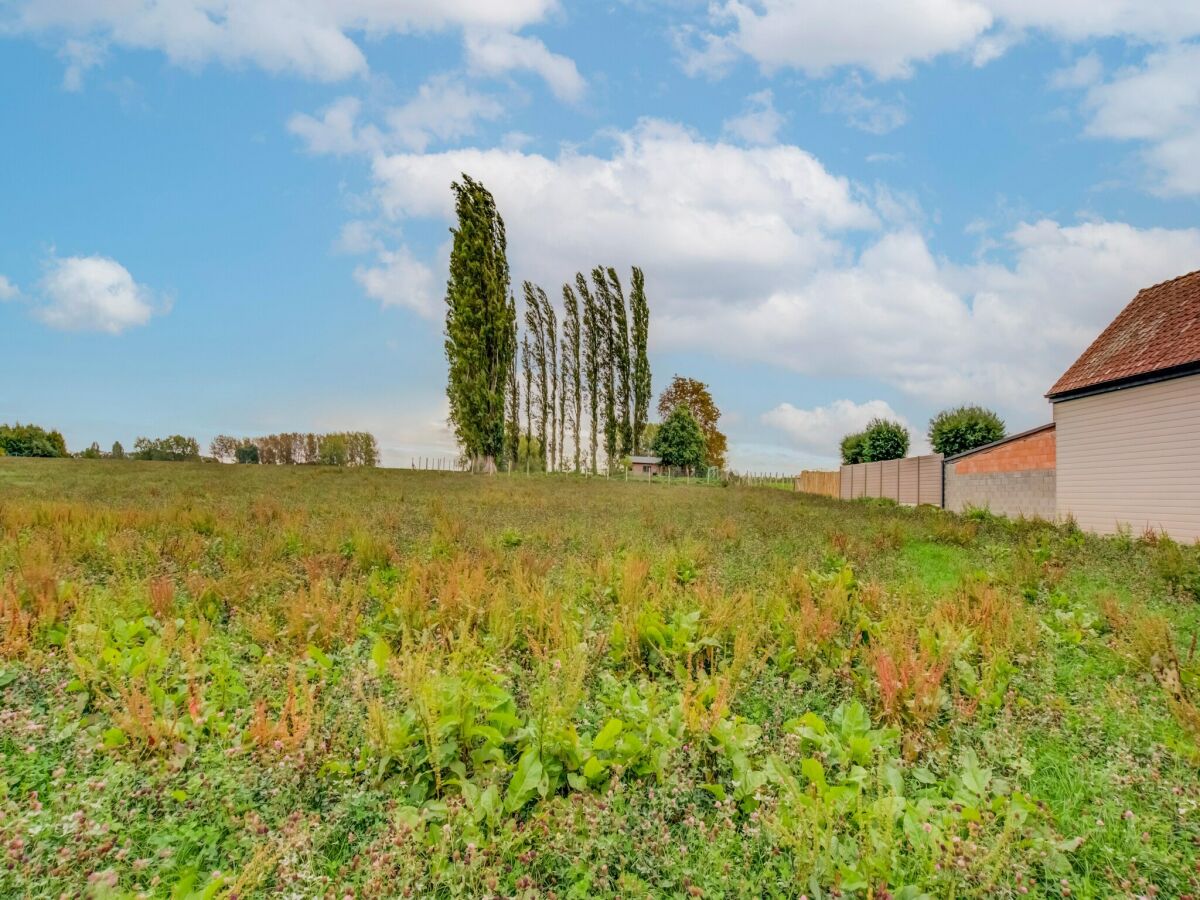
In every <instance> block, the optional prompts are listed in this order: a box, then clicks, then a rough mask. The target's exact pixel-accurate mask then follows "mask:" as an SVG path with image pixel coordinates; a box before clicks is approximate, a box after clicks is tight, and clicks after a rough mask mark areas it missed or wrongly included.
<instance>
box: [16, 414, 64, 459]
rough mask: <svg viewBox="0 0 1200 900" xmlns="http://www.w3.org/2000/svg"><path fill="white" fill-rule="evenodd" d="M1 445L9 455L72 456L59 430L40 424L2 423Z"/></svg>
mask: <svg viewBox="0 0 1200 900" xmlns="http://www.w3.org/2000/svg"><path fill="white" fill-rule="evenodd" d="M0 447H3V448H4V452H5V453H6V454H7V455H8V456H36V457H42V458H55V457H65V456H70V454H69V453H68V452H67V442H66V441H65V440H64V439H63V436H62V434H61V433H60V432H58V431H47V430H46V429H44V428H42V427H41V426H38V425H22V424H21V423H20V422H17V423H16V424H15V425H0Z"/></svg>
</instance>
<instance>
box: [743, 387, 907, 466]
mask: <svg viewBox="0 0 1200 900" xmlns="http://www.w3.org/2000/svg"><path fill="white" fill-rule="evenodd" d="M876 418H878V419H891V420H893V421H896V422H899V423H900V424H902V425H904V426H905V427H906V428H908V429H909V431H910V432H912V431H913V428H912V426H911V425H909V423H908V421H907V420H906V419H905V418H904V417H903V416H902V415H900V414H899V413H897V412H896V411H895V410H894V409H892V407H891V405H890V404H888V403H887V402H886V401H884V400H868V401H866V402H865V403H855V402H854V401H853V400H834V401H833V402H832V403H829V404H827V405H825V406H817V407H814V408H812V409H797V408H796V407H795V406H793V405H792V404H790V403H781V404H779V405H778V406H777V407H775V408H774V409H772V410H769V411H768V412H765V413H763V415H762V421H763V424H765V425H770V426H771V427H772V428H778V429H780V430H781V431H783V432H784V433H785V434H787V436H788V437H789V438H791V442H792V444H793V446H795V447H796V448H797V449H799V450H803V451H807V452H809V453H814V454H817V455H819V456H823V457H836V456H837V453H838V444H839V442H840V441H841V439H842V438H843V437H844V436H845V435H847V434H850V433H851V432H854V431H861V430H862V429H863V428H865V427H866V426H867V423H868V422H870V421H871V420H872V419H876ZM914 437H917V438H919V437H920V435H919V434H917V435H914Z"/></svg>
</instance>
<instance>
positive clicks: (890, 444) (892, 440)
mask: <svg viewBox="0 0 1200 900" xmlns="http://www.w3.org/2000/svg"><path fill="white" fill-rule="evenodd" d="M907 454H908V429H907V428H905V427H904V426H903V425H901V424H900V423H899V422H893V421H891V420H889V419H872V420H871V421H870V422H869V423H868V424H867V430H866V431H864V432H863V457H864V459H863V462H881V461H883V460H885V459H901V458H903V457H904V456H906V455H907Z"/></svg>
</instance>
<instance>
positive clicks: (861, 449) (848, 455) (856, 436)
mask: <svg viewBox="0 0 1200 900" xmlns="http://www.w3.org/2000/svg"><path fill="white" fill-rule="evenodd" d="M866 437H867V436H866V435H865V434H863V433H862V432H861V431H856V432H854V433H853V434H848V435H846V436H845V437H844V438H842V463H843V464H845V465H847V466H853V465H855V464H857V463H861V462H866V461H867V460H866V458H865V457H866V452H867V451H866Z"/></svg>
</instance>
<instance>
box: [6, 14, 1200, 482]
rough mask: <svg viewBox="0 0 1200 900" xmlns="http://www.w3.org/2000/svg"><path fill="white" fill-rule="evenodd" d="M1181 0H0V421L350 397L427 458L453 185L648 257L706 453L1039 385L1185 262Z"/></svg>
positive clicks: (205, 418)
mask: <svg viewBox="0 0 1200 900" xmlns="http://www.w3.org/2000/svg"><path fill="white" fill-rule="evenodd" d="M1198 36H1200V5H1198V4H1195V3H1194V2H1183V0H1160V2H1144V3H1132V2H1130V0H1091V2H1087V3H1084V2H1082V0H1060V2H1053V3H1047V2H1045V0H1042V2H1038V3H1035V2H1032V0H921V2H919V3H917V4H915V5H914V4H913V3H907V2H906V3H901V2H887V0H863V2H860V3H854V4H847V3H830V2H824V0H821V2H818V0H742V2H717V3H713V4H710V3H707V2H688V0H674V2H670V0H664V2H658V3H656V2H650V0H628V2H620V0H614V2H608V3H576V2H569V0H562V2H554V0H512V2H510V3H505V4H497V3H494V2H492V0H453V2H442V3H438V4H430V3H421V2H417V0H392V2H383V0H345V2H341V3H328V2H319V0H306V2H300V0H175V2H172V3H165V2H164V3H159V4H157V5H153V6H150V5H145V4H129V3H126V2H122V0H89V2H86V3H85V2H82V0H78V2H77V0H8V2H0V110H3V118H4V122H5V139H4V140H3V141H0V171H3V172H4V173H5V176H4V179H3V200H2V202H0V358H3V360H4V368H5V373H6V377H5V378H4V379H2V380H0V420H12V419H20V420H22V421H26V420H32V421H37V422H41V423H45V424H47V425H54V426H56V427H59V428H60V429H62V430H63V432H64V433H65V435H66V437H67V440H68V443H69V444H70V445H72V446H73V447H82V446H86V445H87V444H88V443H90V442H91V441H93V440H96V441H99V442H100V443H101V444H102V445H103V446H107V445H108V444H110V443H111V442H112V441H113V440H117V439H119V440H122V441H124V442H125V443H126V444H127V445H128V444H129V443H130V442H132V440H133V439H134V438H135V437H137V436H138V435H142V434H146V435H151V434H155V435H156V434H163V433H169V432H182V433H185V434H192V435H195V436H196V437H197V438H199V439H200V440H201V441H202V443H207V441H208V440H209V439H210V438H211V437H212V436H213V435H215V434H218V433H223V432H224V433H237V434H255V433H264V432H271V431H277V430H301V431H306V430H326V429H349V428H356V429H357V428H362V429H369V430H372V431H374V432H375V433H376V434H377V435H378V436H379V437H380V440H381V444H382V445H383V446H384V448H385V461H386V462H387V463H389V464H393V465H406V464H407V463H408V461H409V459H410V457H411V456H413V455H434V454H439V453H443V454H446V455H449V454H450V453H451V452H452V450H453V446H452V440H451V437H450V433H449V431H448V430H447V429H446V427H445V422H444V419H445V401H444V393H443V383H444V371H445V366H444V361H443V358H442V351H441V313H442V305H441V304H442V293H443V289H444V282H445V257H446V253H447V236H448V231H447V229H448V227H449V224H450V223H449V214H450V211H451V197H450V192H449V182H450V180H451V179H452V178H454V177H455V176H456V175H457V174H458V173H459V172H461V171H466V172H468V173H470V174H472V175H474V176H476V177H479V178H481V179H482V180H483V181H484V183H485V184H487V185H488V186H489V188H491V189H492V191H493V193H495V195H496V197H497V200H498V202H499V204H500V208H501V212H502V214H503V215H504V216H505V218H506V221H507V223H508V228H509V239H510V245H509V250H510V259H511V262H512V265H513V272H514V277H515V278H516V279H517V280H518V282H519V280H520V279H523V278H529V279H532V280H534V281H537V282H538V283H540V284H542V286H543V287H545V288H546V289H547V291H548V292H549V293H550V294H551V296H556V295H557V294H558V292H559V286H560V285H561V284H562V282H563V281H565V280H568V279H571V278H572V277H573V275H574V273H575V272H576V271H578V270H581V269H582V270H585V271H586V270H588V269H590V268H591V267H592V266H594V265H596V264H597V263H603V264H606V265H612V266H615V267H617V268H619V269H622V270H625V271H628V268H629V266H631V265H640V266H641V267H642V268H643V269H644V270H645V272H646V277H647V288H648V293H649V298H650V302H651V310H652V320H651V344H652V364H653V370H654V375H655V388H656V390H657V389H658V388H661V387H662V386H664V385H665V384H666V382H667V381H668V380H669V378H670V376H671V374H673V373H675V372H679V373H681V374H686V375H690V376H693V377H697V378H701V379H703V380H705V381H708V382H709V383H710V385H711V387H712V390H713V393H714V395H715V397H716V399H717V401H718V404H719V405H720V406H721V408H722V410H723V411H724V412H725V414H726V416H725V425H726V430H727V432H728V434H729V437H730V445H731V451H732V452H731V457H732V463H733V464H734V465H735V466H736V467H739V468H743V469H749V468H753V469H760V470H767V469H769V470H785V469H797V468H800V467H804V466H812V465H825V464H828V463H830V462H832V461H833V455H834V453H835V448H836V442H837V438H838V437H839V436H840V435H841V434H842V433H844V432H845V431H847V430H849V429H852V428H856V427H859V426H861V425H862V424H863V423H864V422H865V421H866V419H868V418H870V417H871V416H873V415H876V414H882V415H891V416H898V417H901V418H903V419H904V420H905V421H906V422H907V423H909V424H910V425H911V426H912V428H913V432H914V438H915V439H916V440H917V445H916V446H917V447H918V448H919V447H920V441H921V439H922V434H923V432H924V427H925V423H926V422H927V420H928V418H929V416H930V415H931V414H932V413H933V412H935V411H936V410H937V409H939V408H941V407H942V406H945V405H948V404H956V403H961V402H981V403H986V404H989V405H992V406H994V407H996V408H997V409H999V410H1000V411H1001V412H1002V414H1003V415H1004V416H1005V417H1006V419H1007V420H1008V422H1009V425H1010V428H1011V429H1012V430H1018V429H1020V428H1023V427H1028V426H1032V425H1035V424H1038V423H1040V422H1041V421H1045V420H1046V419H1048V417H1049V410H1048V407H1047V405H1046V404H1045V401H1044V400H1043V399H1042V394H1043V393H1044V392H1045V390H1046V389H1047V388H1048V386H1049V385H1050V384H1051V383H1052V382H1053V380H1054V379H1055V378H1056V377H1057V375H1058V374H1060V372H1061V371H1062V370H1063V369H1065V367H1066V366H1067V365H1068V364H1069V363H1070V362H1071V361H1072V360H1073V359H1074V358H1075V356H1076V355H1077V354H1078V352H1079V351H1081V350H1082V349H1083V347H1084V346H1086V344H1087V343H1088V342H1089V341H1090V340H1091V338H1092V337H1094V335H1095V334H1096V333H1097V331H1098V330H1099V329H1100V328H1102V327H1103V326H1104V325H1105V324H1106V323H1107V322H1108V321H1109V320H1110V319H1111V318H1112V316H1113V315H1114V314H1115V313H1116V312H1117V311H1118V310H1119V309H1120V308H1121V306H1122V305H1123V304H1124V303H1125V302H1127V301H1128V300H1129V299H1130V298H1131V297H1132V296H1133V294H1134V293H1135V292H1136V291H1137V289H1138V288H1140V287H1142V286H1145V285H1148V284H1151V283H1154V282H1156V281H1160V280H1163V279H1165V278H1170V277H1173V276H1175V275H1179V274H1182V273H1184V272H1187V271H1191V270H1194V269H1197V268H1200V229H1197V227H1196V226H1197V221H1198V217H1197V214H1198V212H1200V202H1198V201H1200V43H1198V42H1197V37H1198Z"/></svg>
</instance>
